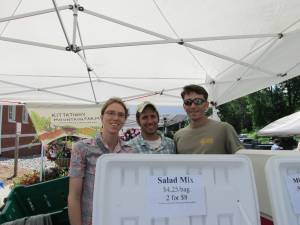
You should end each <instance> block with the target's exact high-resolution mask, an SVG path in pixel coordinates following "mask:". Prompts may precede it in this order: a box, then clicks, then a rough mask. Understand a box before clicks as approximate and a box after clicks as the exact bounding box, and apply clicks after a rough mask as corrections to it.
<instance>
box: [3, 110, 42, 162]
mask: <svg viewBox="0 0 300 225" xmlns="http://www.w3.org/2000/svg"><path fill="white" fill-rule="evenodd" d="M17 123H21V128H22V129H21V134H20V135H19V156H27V155H33V154H40V152H41V143H40V142H39V141H38V140H36V138H35V137H36V132H35V129H34V127H33V124H32V122H31V119H30V117H29V115H28V113H27V110H26V108H25V106H24V105H0V137H1V141H0V155H1V156H5V157H13V156H14V151H15V149H16V127H17Z"/></svg>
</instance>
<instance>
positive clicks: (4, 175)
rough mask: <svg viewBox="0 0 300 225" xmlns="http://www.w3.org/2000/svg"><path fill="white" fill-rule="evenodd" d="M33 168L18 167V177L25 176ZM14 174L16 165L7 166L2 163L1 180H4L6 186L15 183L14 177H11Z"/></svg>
mask: <svg viewBox="0 0 300 225" xmlns="http://www.w3.org/2000/svg"><path fill="white" fill-rule="evenodd" d="M30 172H32V170H30V169H23V168H18V174H17V177H20V176H23V175H24V174H26V173H30ZM13 174H14V167H13V166H7V165H1V166H0V180H2V181H4V185H5V186H10V185H12V184H13V179H15V178H12V179H9V178H10V177H12V175H13Z"/></svg>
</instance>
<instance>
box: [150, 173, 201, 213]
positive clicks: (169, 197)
mask: <svg viewBox="0 0 300 225" xmlns="http://www.w3.org/2000/svg"><path fill="white" fill-rule="evenodd" d="M147 188H148V199H147V202H148V204H147V207H148V208H147V209H146V212H148V214H149V216H150V217H157V216H160V217H166V216H173V217H174V216H198V215H206V205H205V192H204V186H203V184H202V177H201V175H183V176H150V177H149V178H148V184H147Z"/></svg>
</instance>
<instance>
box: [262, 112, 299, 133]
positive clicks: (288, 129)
mask: <svg viewBox="0 0 300 225" xmlns="http://www.w3.org/2000/svg"><path fill="white" fill-rule="evenodd" d="M257 134H258V135H261V136H277V137H287V136H300V111H299V112H295V113H293V114H291V115H288V116H285V117H282V118H280V119H278V120H276V121H274V122H272V123H270V124H268V125H267V126H265V127H264V128H262V129H261V130H260V131H258V133H257Z"/></svg>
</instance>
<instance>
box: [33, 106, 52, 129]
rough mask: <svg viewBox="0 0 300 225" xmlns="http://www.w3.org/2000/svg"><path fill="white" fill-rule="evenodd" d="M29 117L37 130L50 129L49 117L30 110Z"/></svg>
mask: <svg viewBox="0 0 300 225" xmlns="http://www.w3.org/2000/svg"><path fill="white" fill-rule="evenodd" d="M30 118H31V120H32V123H33V124H34V127H35V129H36V131H37V132H41V131H43V130H44V131H51V130H52V129H51V118H50V116H49V117H43V116H40V115H39V114H38V113H36V112H34V111H32V112H31V114H30Z"/></svg>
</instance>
